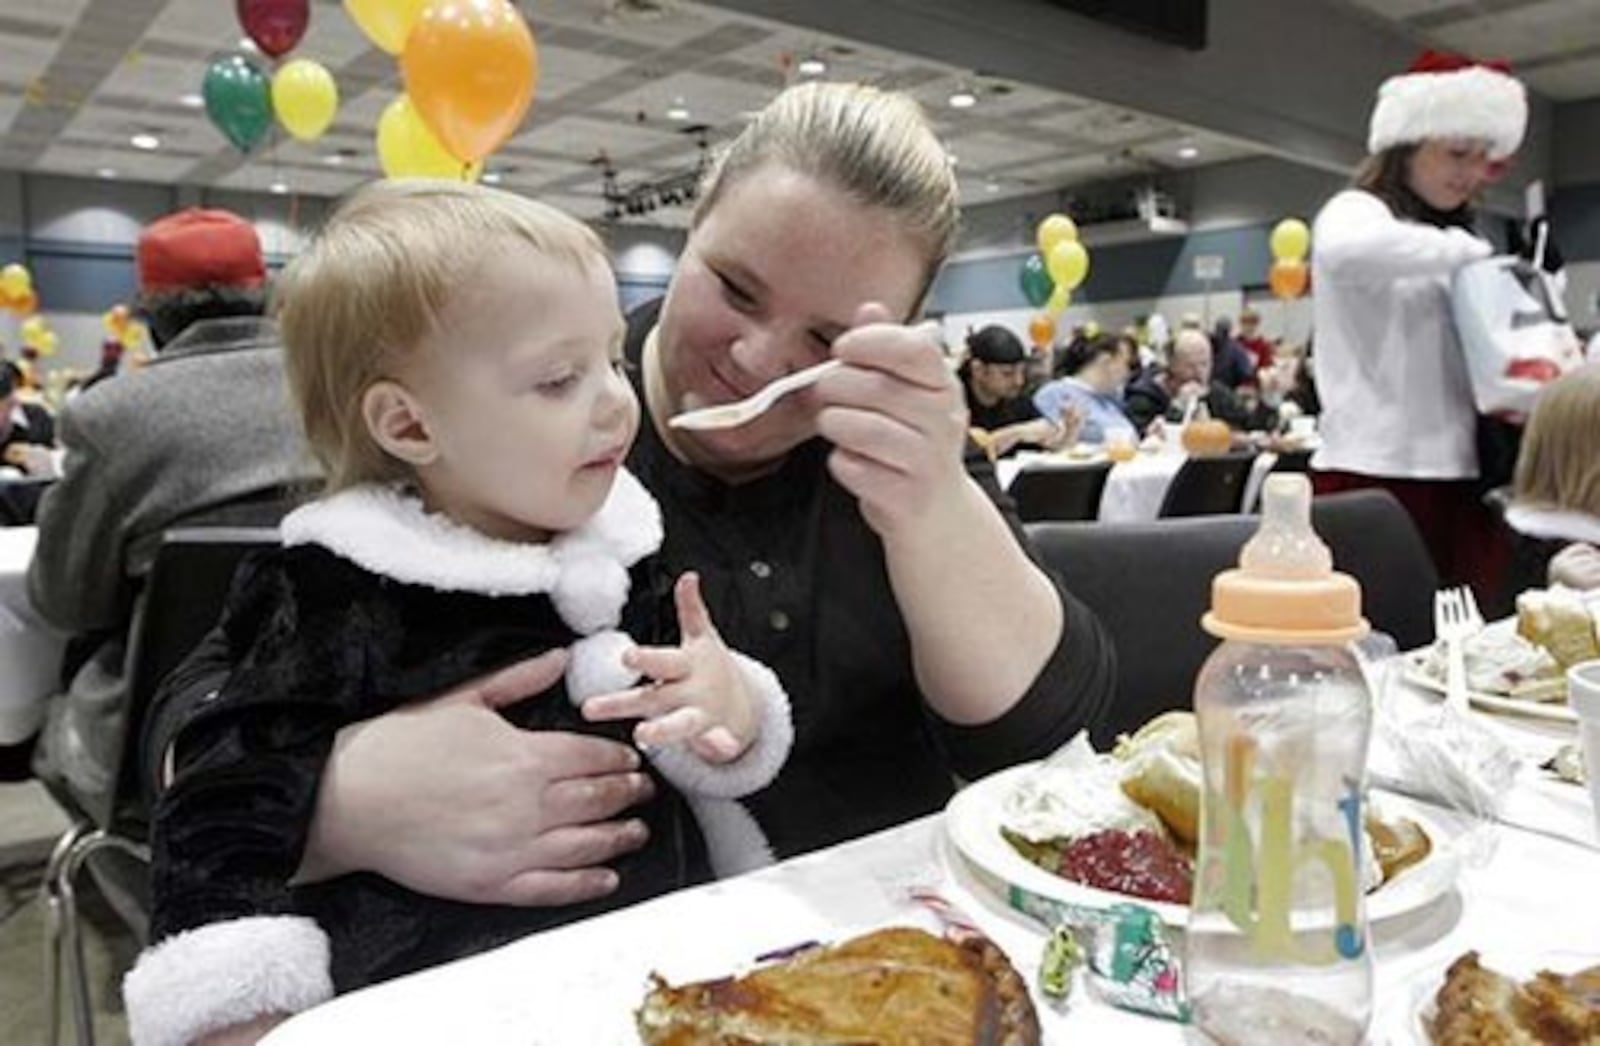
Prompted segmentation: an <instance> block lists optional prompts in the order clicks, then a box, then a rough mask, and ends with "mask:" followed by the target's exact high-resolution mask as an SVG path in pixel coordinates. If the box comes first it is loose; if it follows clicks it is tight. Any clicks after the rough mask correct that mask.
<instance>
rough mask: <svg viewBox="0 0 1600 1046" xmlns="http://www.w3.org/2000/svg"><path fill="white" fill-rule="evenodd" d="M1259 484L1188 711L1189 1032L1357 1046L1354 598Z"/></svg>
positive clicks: (1290, 512) (1281, 501)
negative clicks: (1199, 780) (1192, 766)
mask: <svg viewBox="0 0 1600 1046" xmlns="http://www.w3.org/2000/svg"><path fill="white" fill-rule="evenodd" d="M1310 505H1311V488H1310V484H1309V483H1308V482H1307V481H1306V478H1305V477H1304V476H1298V475H1275V476H1271V477H1269V478H1268V480H1267V483H1266V485H1265V490H1264V492H1263V512H1262V521H1261V527H1260V529H1259V531H1258V532H1257V533H1256V535H1255V536H1254V537H1253V538H1251V539H1250V541H1249V542H1248V543H1246V545H1245V547H1244V550H1243V551H1242V552H1241V554H1240V557H1239V563H1240V565H1239V568H1238V569H1236V570H1228V571H1224V572H1223V573H1222V574H1220V575H1218V577H1217V578H1216V580H1215V581H1214V582H1213V585H1212V607H1211V612H1210V613H1208V614H1207V615H1206V616H1205V619H1204V622H1203V624H1204V627H1205V628H1206V630H1207V631H1208V632H1210V633H1212V634H1213V635H1216V636H1219V637H1221V638H1222V639H1223V640H1224V642H1223V643H1222V645H1221V646H1219V647H1218V648H1217V649H1216V651H1214V652H1213V653H1212V655H1211V657H1210V658H1209V659H1208V660H1207V661H1206V664H1205V667H1204V668H1203V669H1201V672H1200V677H1199V679H1198V681H1197V682H1196V684H1195V697H1194V709H1195V716H1196V719H1197V721H1198V724H1199V731H1200V748H1201V761H1202V764H1203V775H1204V786H1203V789H1202V799H1201V819H1200V826H1201V827H1200V836H1201V838H1200V848H1199V856H1198V859H1197V863H1196V871H1195V885H1194V898H1193V902H1192V903H1191V905H1190V914H1189V926H1188V932H1187V934H1186V942H1185V949H1186V964H1185V972H1186V976H1187V982H1188V991H1189V997H1190V999H1191V1001H1192V1002H1193V1004H1194V1026H1195V1028H1196V1029H1197V1030H1198V1031H1199V1032H1200V1033H1201V1034H1202V1035H1203V1036H1204V1037H1206V1038H1207V1039H1209V1040H1211V1041H1214V1042H1219V1043H1227V1044H1230V1046H1253V1044H1257V1043H1271V1044H1274V1046H1276V1044H1279V1043H1328V1044H1344V1043H1349V1044H1352V1046H1353V1044H1356V1043H1360V1042H1361V1041H1363V1039H1364V1038H1365V1036H1366V1030H1367V1025H1368V1022H1369V1020H1370V1018H1371V1012H1372V959H1371V954H1370V948H1369V944H1368V939H1367V921H1366V908H1365V903H1364V902H1365V897H1364V893H1363V890H1362V872H1363V867H1364V864H1365V861H1366V848H1367V843H1366V833H1365V832H1364V831H1363V829H1362V806H1363V800H1364V795H1365V784H1366V761H1367V742H1368V739H1369V736H1370V733H1371V727H1372V705H1371V698H1370V695H1369V692H1368V690H1367V686H1366V683H1365V681H1364V680H1363V677H1362V672H1361V665H1360V662H1359V661H1358V660H1357V657H1356V653H1355V651H1354V649H1353V646H1352V644H1353V643H1354V642H1355V641H1356V640H1358V639H1360V638H1361V637H1362V636H1363V635H1365V634H1366V632H1367V622H1366V621H1365V619H1363V618H1362V616H1361V590H1360V587H1359V586H1358V585H1357V584H1356V583H1355V580H1354V579H1353V578H1350V577H1349V576H1347V575H1344V574H1339V573H1336V572H1335V571H1334V570H1333V566H1332V558H1331V556H1330V555H1329V552H1328V548H1327V546H1326V545H1324V544H1323V543H1322V542H1321V541H1320V540H1319V539H1318V538H1317V536H1316V534H1315V532H1313V531H1312V529H1311V520H1310V517H1311V508H1310Z"/></svg>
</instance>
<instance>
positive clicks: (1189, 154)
mask: <svg viewBox="0 0 1600 1046" xmlns="http://www.w3.org/2000/svg"><path fill="white" fill-rule="evenodd" d="M1199 155H1200V150H1199V149H1196V148H1195V147H1194V146H1192V145H1185V146H1184V147H1183V148H1181V149H1179V150H1178V159H1180V160H1192V159H1194V158H1195V157H1196V156H1199Z"/></svg>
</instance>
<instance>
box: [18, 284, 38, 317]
mask: <svg viewBox="0 0 1600 1046" xmlns="http://www.w3.org/2000/svg"><path fill="white" fill-rule="evenodd" d="M11 307H12V308H13V309H15V310H17V315H19V316H32V315H33V314H34V313H36V312H38V311H39V292H38V291H36V290H34V289H33V288H31V287H30V288H28V289H27V290H25V291H23V292H22V293H21V294H19V295H17V296H16V297H15V298H13V299H12V302H11Z"/></svg>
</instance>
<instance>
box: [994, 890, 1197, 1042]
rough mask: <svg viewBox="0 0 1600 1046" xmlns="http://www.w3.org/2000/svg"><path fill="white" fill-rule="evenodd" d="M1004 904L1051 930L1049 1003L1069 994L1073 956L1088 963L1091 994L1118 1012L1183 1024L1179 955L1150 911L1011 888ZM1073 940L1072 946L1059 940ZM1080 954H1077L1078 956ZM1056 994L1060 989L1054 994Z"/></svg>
mask: <svg viewBox="0 0 1600 1046" xmlns="http://www.w3.org/2000/svg"><path fill="white" fill-rule="evenodd" d="M1006 900H1007V902H1008V903H1009V904H1010V905H1011V907H1013V908H1015V909H1016V910H1017V911H1019V912H1021V913H1023V914H1024V915H1027V916H1030V917H1031V918H1034V919H1037V920H1038V921H1039V922H1041V923H1043V924H1044V925H1045V926H1046V927H1048V928H1049V930H1050V937H1049V939H1048V940H1047V941H1046V943H1045V952H1044V957H1043V961H1042V963H1041V968H1040V989H1041V990H1042V991H1043V992H1044V993H1045V994H1046V995H1047V996H1050V997H1052V998H1065V995H1066V992H1067V991H1068V990H1070V985H1071V977H1072V970H1073V969H1074V966H1075V964H1074V962H1073V957H1074V955H1075V954H1076V955H1077V956H1078V957H1079V961H1080V962H1081V959H1082V958H1083V957H1086V958H1087V960H1088V964H1087V968H1086V970H1085V973H1084V977H1085V980H1086V981H1087V982H1088V985H1089V990H1090V992H1091V993H1093V994H1094V995H1095V996H1096V997H1098V998H1100V999H1101V1000H1103V1001H1104V1002H1107V1003H1109V1004H1111V1005H1112V1006H1115V1007H1117V1008H1119V1009H1124V1010H1133V1011H1135V1012H1137V1013H1144V1014H1149V1015H1151V1016H1154V1017H1163V1018H1165V1019H1167V1020H1172V1021H1178V1022H1180V1023H1187V1022H1188V1020H1189V1012H1190V1011H1189V1000H1188V998H1187V997H1186V996H1185V994H1184V990H1183V975H1182V971H1181V969H1180V967H1179V964H1178V954H1177V950H1176V949H1175V948H1174V947H1173V945H1172V942H1171V941H1170V940H1169V938H1168V936H1167V928H1166V926H1164V925H1163V924H1162V922H1161V920H1160V919H1159V918H1157V916H1156V914H1155V913H1154V912H1152V911H1151V910H1150V909H1149V908H1146V907H1144V906H1143V905H1138V904H1114V905H1112V906H1111V907H1109V908H1094V907H1090V906H1088V905H1081V904H1067V903H1066V902H1064V901H1057V900H1054V899H1052V898H1049V897H1041V896H1039V895H1038V894H1036V893H1033V892H1032V891H1029V890H1024V889H1023V888H1022V887H1020V886H1012V887H1010V888H1009V890H1008V891H1007V894H1006ZM1063 937H1065V938H1069V939H1072V940H1073V941H1074V944H1073V945H1072V946H1069V945H1066V944H1065V943H1063V940H1062V938H1063ZM1080 949H1081V951H1080ZM1055 989H1060V994H1056V991H1055Z"/></svg>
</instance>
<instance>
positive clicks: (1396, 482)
mask: <svg viewBox="0 0 1600 1046" xmlns="http://www.w3.org/2000/svg"><path fill="white" fill-rule="evenodd" d="M1311 486H1312V489H1313V490H1315V491H1316V493H1318V494H1337V493H1338V492H1339V491H1341V490H1367V489H1371V488H1374V487H1375V488H1378V489H1380V490H1387V491H1388V492H1389V493H1391V494H1393V495H1394V496H1395V498H1396V500H1398V501H1399V502H1400V504H1401V505H1404V506H1405V510H1406V512H1407V514H1408V515H1410V516H1411V521H1412V522H1413V523H1415V524H1416V525H1417V530H1418V531H1419V532H1420V533H1421V534H1422V543H1423V544H1424V545H1426V546H1427V547H1428V553H1429V554H1430V555H1431V556H1432V557H1433V565H1434V568H1435V569H1436V570H1438V572H1439V583H1440V584H1441V585H1463V584H1465V585H1471V586H1472V589H1473V593H1474V594H1475V595H1476V596H1477V598H1478V604H1479V606H1481V607H1484V608H1485V612H1486V613H1487V612H1489V610H1488V608H1489V607H1491V606H1493V605H1494V603H1495V600H1496V599H1497V598H1498V596H1499V593H1500V590H1501V587H1502V579H1503V578H1504V576H1505V570H1506V566H1507V563H1508V562H1509V560H1510V544H1509V542H1508V540H1507V538H1506V535H1505V530H1504V528H1503V527H1502V526H1501V525H1500V521H1499V520H1497V519H1496V518H1495V517H1494V513H1492V512H1490V511H1489V509H1488V508H1486V507H1485V506H1484V504H1483V502H1482V501H1481V500H1480V499H1479V497H1478V494H1477V491H1476V484H1475V483H1474V482H1473V481H1472V480H1435V479H1387V478H1384V477H1381V476H1362V475H1358V474H1356V473H1354V472H1313V473H1312V474H1311Z"/></svg>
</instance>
